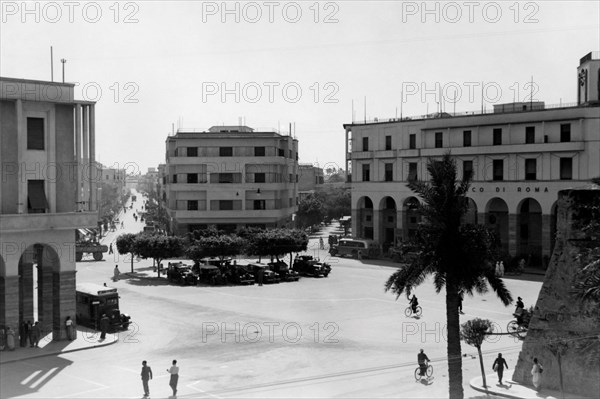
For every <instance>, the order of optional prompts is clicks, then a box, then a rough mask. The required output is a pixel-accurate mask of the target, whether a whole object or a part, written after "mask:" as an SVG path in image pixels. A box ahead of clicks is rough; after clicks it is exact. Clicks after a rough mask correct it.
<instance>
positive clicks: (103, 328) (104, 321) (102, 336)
mask: <svg viewBox="0 0 600 399" xmlns="http://www.w3.org/2000/svg"><path fill="white" fill-rule="evenodd" d="M109 323H110V321H109V320H108V317H106V313H105V314H103V315H102V318H101V319H100V339H101V340H104V339H105V338H106V332H107V331H108V324H109Z"/></svg>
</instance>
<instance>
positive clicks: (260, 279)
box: [258, 267, 265, 286]
mask: <svg viewBox="0 0 600 399" xmlns="http://www.w3.org/2000/svg"><path fill="white" fill-rule="evenodd" d="M264 274H265V270H264V269H263V268H262V267H259V268H258V285H259V286H261V285H262V284H263V276H264Z"/></svg>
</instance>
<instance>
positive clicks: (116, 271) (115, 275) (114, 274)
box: [113, 265, 121, 281]
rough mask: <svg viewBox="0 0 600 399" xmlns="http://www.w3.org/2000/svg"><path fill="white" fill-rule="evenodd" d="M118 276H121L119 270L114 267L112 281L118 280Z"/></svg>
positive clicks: (117, 266) (117, 267)
mask: <svg viewBox="0 0 600 399" xmlns="http://www.w3.org/2000/svg"><path fill="white" fill-rule="evenodd" d="M120 274H121V271H120V270H119V265H116V266H115V269H114V271H113V281H117V280H118V279H119V275H120Z"/></svg>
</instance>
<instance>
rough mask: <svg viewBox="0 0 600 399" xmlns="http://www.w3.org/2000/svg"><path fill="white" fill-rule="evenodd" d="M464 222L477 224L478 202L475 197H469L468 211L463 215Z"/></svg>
mask: <svg viewBox="0 0 600 399" xmlns="http://www.w3.org/2000/svg"><path fill="white" fill-rule="evenodd" d="M461 222H462V223H463V224H477V204H476V203H475V201H473V198H469V197H467V211H466V212H465V214H464V215H463V217H462V220H461Z"/></svg>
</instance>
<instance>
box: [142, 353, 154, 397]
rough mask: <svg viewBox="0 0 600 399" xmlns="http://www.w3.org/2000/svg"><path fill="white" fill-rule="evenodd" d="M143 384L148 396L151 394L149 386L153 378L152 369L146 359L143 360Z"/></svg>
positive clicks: (145, 394) (145, 393)
mask: <svg viewBox="0 0 600 399" xmlns="http://www.w3.org/2000/svg"><path fill="white" fill-rule="evenodd" d="M141 376H142V385H143V386H144V397H145V398H147V397H148V396H150V388H149V387H148V381H149V380H151V379H152V369H151V368H150V366H148V364H147V362H146V361H145V360H144V361H143V362H142V373H141Z"/></svg>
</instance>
